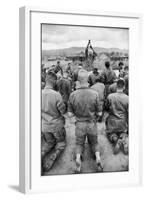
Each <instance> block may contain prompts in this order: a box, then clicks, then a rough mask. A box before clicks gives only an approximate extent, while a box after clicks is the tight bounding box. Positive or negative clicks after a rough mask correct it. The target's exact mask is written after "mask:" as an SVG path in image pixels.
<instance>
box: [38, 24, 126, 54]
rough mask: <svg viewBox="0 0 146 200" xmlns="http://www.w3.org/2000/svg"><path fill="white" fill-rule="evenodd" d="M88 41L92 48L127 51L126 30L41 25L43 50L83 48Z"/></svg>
mask: <svg viewBox="0 0 146 200" xmlns="http://www.w3.org/2000/svg"><path fill="white" fill-rule="evenodd" d="M89 39H90V40H91V43H92V46H93V47H104V48H120V49H127V50H128V44H129V34H128V29H118V28H100V27H81V26H64V25H47V24H43V25H42V49H43V50H50V49H62V48H69V47H85V46H86V45H87V42H88V40H89Z"/></svg>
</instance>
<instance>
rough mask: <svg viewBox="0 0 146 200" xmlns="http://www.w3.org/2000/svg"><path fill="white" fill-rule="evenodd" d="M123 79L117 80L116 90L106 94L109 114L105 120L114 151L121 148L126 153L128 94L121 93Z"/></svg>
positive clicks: (123, 84)
mask: <svg viewBox="0 0 146 200" xmlns="http://www.w3.org/2000/svg"><path fill="white" fill-rule="evenodd" d="M124 86H125V83H124V80H122V79H119V80H118V81H117V92H116V93H112V94H110V95H109V96H108V98H107V102H106V109H107V111H108V112H109V116H108V118H107V120H106V132H107V137H108V138H109V140H110V141H111V142H112V143H113V144H114V153H115V154H117V153H118V152H119V151H120V150H123V152H124V153H125V154H128V96H127V95H126V94H124V93H123V91H124Z"/></svg>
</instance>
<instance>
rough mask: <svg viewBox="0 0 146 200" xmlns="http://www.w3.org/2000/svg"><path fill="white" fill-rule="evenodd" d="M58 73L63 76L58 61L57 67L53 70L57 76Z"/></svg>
mask: <svg viewBox="0 0 146 200" xmlns="http://www.w3.org/2000/svg"><path fill="white" fill-rule="evenodd" d="M59 71H60V72H61V75H62V76H63V70H62V67H61V65H60V61H57V65H56V66H55V68H54V72H55V73H56V74H57V73H58V72H59Z"/></svg>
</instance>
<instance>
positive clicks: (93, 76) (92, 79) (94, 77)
mask: <svg viewBox="0 0 146 200" xmlns="http://www.w3.org/2000/svg"><path fill="white" fill-rule="evenodd" d="M99 77H100V75H99V73H92V74H90V75H89V78H88V83H89V85H90V87H91V86H92V85H94V84H95V83H96V81H97V79H99Z"/></svg>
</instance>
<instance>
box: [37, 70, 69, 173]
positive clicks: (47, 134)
mask: <svg viewBox="0 0 146 200" xmlns="http://www.w3.org/2000/svg"><path fill="white" fill-rule="evenodd" d="M56 80H57V76H56V74H55V73H54V72H48V74H47V76H46V86H45V88H44V90H43V91H42V108H41V109H42V110H41V117H42V126H41V127H42V136H41V157H42V170H43V171H44V172H45V171H49V170H50V169H51V167H52V166H53V164H54V162H55V160H56V159H57V158H58V157H59V155H60V154H61V152H62V151H63V150H64V148H65V146H66V141H65V135H66V133H65V128H64V124H65V119H64V117H63V115H64V114H65V112H66V106H65V104H64V103H63V101H62V97H61V95H60V94H59V93H58V92H56V91H55V90H54V86H55V84H56Z"/></svg>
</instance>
